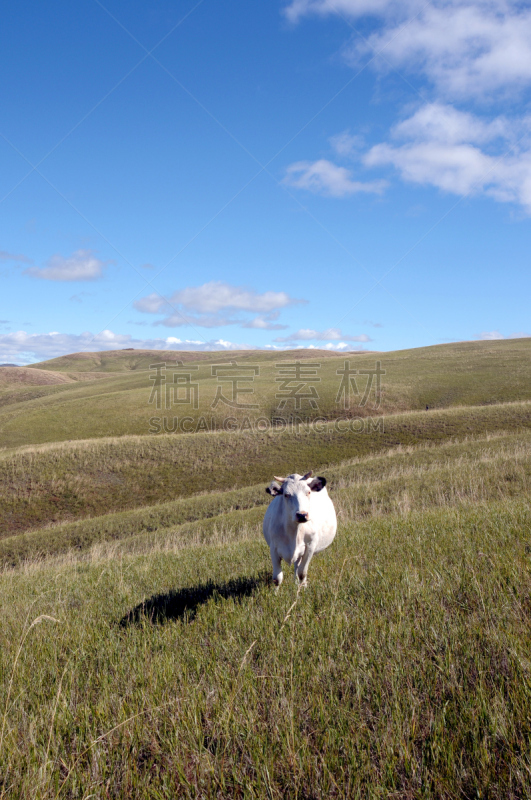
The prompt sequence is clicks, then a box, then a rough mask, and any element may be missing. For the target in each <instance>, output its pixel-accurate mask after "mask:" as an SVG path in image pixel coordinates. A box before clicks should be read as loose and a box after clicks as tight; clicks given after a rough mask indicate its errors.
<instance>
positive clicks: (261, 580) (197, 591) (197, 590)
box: [120, 572, 268, 628]
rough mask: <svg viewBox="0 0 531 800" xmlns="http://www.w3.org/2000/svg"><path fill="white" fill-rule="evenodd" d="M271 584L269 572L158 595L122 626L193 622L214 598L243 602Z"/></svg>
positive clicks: (136, 610)
mask: <svg viewBox="0 0 531 800" xmlns="http://www.w3.org/2000/svg"><path fill="white" fill-rule="evenodd" d="M267 582H268V573H265V572H264V573H261V574H260V575H258V576H256V577H253V578H234V579H232V580H230V581H226V582H225V583H214V582H213V581H208V582H207V583H202V584H200V585H199V586H189V587H186V588H184V589H179V590H177V591H171V592H168V593H167V594H156V595H154V596H153V597H150V598H149V600H144V602H142V603H139V604H138V605H137V606H135V607H134V608H133V609H131V611H129V612H128V613H127V614H126V615H125V616H124V617H122V619H121V620H120V627H122V628H127V627H129V626H131V625H142V624H144V623H146V622H149V623H151V624H152V625H164V623H165V622H168V621H169V620H175V619H181V620H186V621H187V622H192V621H193V620H194V618H195V615H196V613H197V609H198V608H199V607H200V606H202V605H204V604H205V603H207V602H208V601H209V600H210V599H211V598H216V599H221V600H226V599H228V598H229V597H232V598H234V599H236V600H239V599H241V598H243V597H250V596H251V595H253V594H254V593H255V592H256V591H257V590H258V589H259V588H260V587H261V586H263V585H264V584H266V583H267Z"/></svg>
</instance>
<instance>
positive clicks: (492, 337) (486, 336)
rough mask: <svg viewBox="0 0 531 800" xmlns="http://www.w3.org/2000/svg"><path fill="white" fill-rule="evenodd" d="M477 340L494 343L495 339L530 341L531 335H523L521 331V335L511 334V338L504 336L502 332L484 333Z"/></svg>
mask: <svg viewBox="0 0 531 800" xmlns="http://www.w3.org/2000/svg"><path fill="white" fill-rule="evenodd" d="M477 338H478V339H481V340H483V341H491V340H492V341H494V340H495V339H529V338H531V333H523V332H522V331H520V332H519V333H511V334H509V336H504V335H503V333H500V331H483V333H480V334H479V336H478V337H477Z"/></svg>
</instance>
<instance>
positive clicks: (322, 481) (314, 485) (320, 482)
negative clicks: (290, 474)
mask: <svg viewBox="0 0 531 800" xmlns="http://www.w3.org/2000/svg"><path fill="white" fill-rule="evenodd" d="M308 486H309V487H310V489H311V490H312V492H320V491H321V489H324V487H325V486H326V478H323V477H321V476H319V477H318V478H314V479H313V481H310V483H309V484H308Z"/></svg>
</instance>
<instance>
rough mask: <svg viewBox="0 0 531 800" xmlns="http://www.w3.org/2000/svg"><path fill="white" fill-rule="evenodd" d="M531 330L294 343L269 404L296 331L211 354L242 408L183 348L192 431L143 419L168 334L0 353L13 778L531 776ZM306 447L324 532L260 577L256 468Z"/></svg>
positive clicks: (303, 794) (192, 788)
mask: <svg viewBox="0 0 531 800" xmlns="http://www.w3.org/2000/svg"><path fill="white" fill-rule="evenodd" d="M530 348H531V340H512V341H501V342H476V343H462V344H453V345H441V346H438V347H432V348H423V349H420V350H412V351H402V352H395V353H385V354H378V355H375V354H365V355H350V354H349V355H347V356H345V355H343V356H341V357H338V356H337V355H331V354H329V353H326V356H324V355H321V354H319V355H315V351H314V352H312V353H311V354H308V353H306V354H305V355H307V356H308V357H309V358H310V363H312V359H315V361H316V363H320V364H321V366H320V368H319V372H318V375H319V377H321V381H320V382H318V383H316V387H317V392H318V408H317V409H312V408H304V409H302V412H303V413H302V416H303V417H305V418H306V417H307V418H309V419H308V421H306V422H305V423H304V424H301V425H290V424H287V423H286V422H285V424H284V426H283V427H282V426H280V425H279V424H278V423H277V424H276V425H275V424H272V420H273V419H274V418H276V419H277V420H278V419H279V418H280V417H281V416H284V419H285V420H289V419H290V417H293V415H294V411H296V409H293V408H291V409H290V408H288V409H285V410H284V412H283V413H282V414H280V413H279V411H278V408H277V405H278V398H276V397H275V394H276V393H278V391H279V387H280V382H279V381H275V379H276V378H278V377H279V369H280V368H279V367H277V365H278V364H281V363H284V364H286V363H289V361H290V359H293V358H294V357H295V358H302V356H301V354H300V353H298V352H297V353H296V354H293V353H290V354H285V353H282V354H279V353H275V354H267V353H260V354H256V353H255V352H253V353H249V354H239V353H238V354H223V359H224V358H225V356H230V357H231V358H232V357H237V359H238V363H243V364H247V365H251V366H253V365H256V366H258V367H259V374H258V375H256V377H255V381H254V382H253V384H252V387H253V389H254V393H253V399H254V398H256V399H257V400H258V406H259V407H258V408H257V409H254V410H253V411H252V412H249V411H247V410H241V409H231V408H229V409H219V408H216V409H211V405H212V402H213V401H214V399H215V397H216V391H217V388H218V386H219V383H218V380H217V376H216V375H213V374H212V365H213V364H216V363H220V360H218V359H219V358H220V357H219V354H204V359H203V360H200V359H199V358H196V356H197V354H193V356H194V361H195V362H197V365H198V367H199V369H198V370H197V371H194V373H193V374H194V378H193V379H194V381H196V382H197V383H198V385H199V399H200V402H199V404H198V406H199V407H198V408H197V409H193V408H192V409H186V414H188V415H189V417H190V418H191V420H192V423H191V425H192V429H193V430H195V427H194V425H196V423H197V421H198V420H200V418H201V417H202V416H205V417H207V416H208V418H209V419H214V421H215V422H218V423H219V422H221V424H222V423H223V419H224V418H225V417H226V416H227V415H228V414H231V415H233V416H234V417H235V418H236V421H237V423H238V424H237V425H236V427H237V428H239V429H237V430H217V431H215V432H210V433H201V434H200V433H196V432H192V433H183V432H179V433H178V434H176V433H164V432H161V433H159V434H154V433H151V434H149V433H148V429H149V426H148V427H146V426H147V423H149V418H150V417H152V416H153V415H157V414H158V415H159V416H161V417H163V416H164V415H166V414H168V415H169V416H172V417H173V416H174V415H182V413H183V409H182V408H181V407H178V408H177V411H175V409H173V408H172V409H169V410H166V409H164V408H162V409H160V410H156V409H155V408H153V406H150V405H149V404H148V402H147V400H148V399H149V393H150V390H151V383H150V380H149V364H150V363H154V362H153V361H151V359H152V358H153V356H154V355H155V356H156V358H157V360H158V358H159V357H160V356H161V354H160V353H157V354H153V353H149V352H148V353H144V352H138V351H133V353H131V351H121V352H116V353H107V354H75V355H74V356H69V357H64V359H54V360H53V361H51V362H47V363H46V362H45V363H44V364H40V365H34V367H33V368H28V369H24V373H21V372H18V373H16V374H15V375H14V376H8V377H9V380H8V379H4V381H3V383H2V371H1V370H0V436H1V442H2V444H3V449H2V450H0V604H1V606H2V609H3V612H2V614H3V616H2V626H0V800H8V799H9V800H19V798H20V800H30V798H31V800H34V798H36V799H37V800H52V798H53V800H59V799H60V798H88V797H114V798H123V797H130V798H139V799H140V798H141V799H142V800H144V798H148V799H150V798H153V800H160V798H166V797H168V798H169V797H172V798H173V797H179V798H180V797H183V798H201V800H203V798H231V799H232V798H257V800H258V798H259V799H260V800H261V798H265V797H267V798H274V799H275V800H277V799H278V800H280V799H281V798H282V799H283V798H290V799H291V798H293V799H294V800H295V798H298V799H300V798H308V800H309V799H310V798H315V799H316V800H317V798H319V799H320V798H323V797H337V798H343V797H360V798H365V797H367V798H388V797H397V798H403V799H404V800H405V799H406V798H428V797H430V798H431V797H434V798H445V799H446V798H454V797H455V798H457V797H492V798H523V797H529V796H531V770H530V765H529V741H530V740H531V679H530V675H531V672H530V671H531V661H530V660H529V652H530V651H531V625H530V622H531V560H530V559H531V555H530V554H531V538H530V530H531V502H530V490H531V459H530V455H531V374H530V373H531V366H530V364H531V360H530V358H529V356H530V354H531V352H530ZM190 355H191V354H187V356H190ZM180 356H181V354H175V353H171V357H172V358H174V359H175V358H176V357H179V358H180ZM345 358H347V359H350V360H351V362H352V361H354V360H355V363H356V367H357V368H359V369H372V368H373V367H374V363H375V359H376V358H378V359H379V360H380V361H381V365H382V368H383V369H385V377H384V379H383V383H382V389H383V391H382V397H381V402H380V404H379V405H378V407H376V406H377V404H376V403H374V398H373V397H372V396H371V398H370V400H371V402H369V403H367V404H366V405H361V401H360V396H361V395H362V394H363V391H364V384H363V380H364V379H365V380H366V378H364V377H363V376H362V375H356V378H355V379H356V382H357V384H358V385H357V389H358V390H359V391H358V395H360V396H357V397H356V396H354V397H352V398H351V400H352V402H351V404H350V407H349V408H347V409H345V408H343V407H342V406H343V404H342V403H339V404H338V403H336V402H335V401H336V396H337V392H338V380H339V378H338V375H337V374H336V371H337V370H338V369H341V368H342V366H343V364H344V361H345ZM97 359H100V360H99V361H98V360H97ZM283 359H285V360H284V361H283V362H282V360H283ZM183 360H184V359H183ZM189 363H191V362H189ZM306 363H308V362H306ZM80 365H82V366H80ZM26 372H29V373H32V372H33V375H29V376H26V375H25V373H26ZM3 374H4V375H6V376H7V375H8V373H3ZM43 375H44V376H43ZM45 376H48V378H46V377H45ZM57 376H59V378H58V377H57ZM172 376H173V367H171V366H168V368H167V371H166V377H167V378H168V379H169V382H171V378H172ZM61 378H64V380H62V381H61V382H60V381H59V379H61ZM41 381H50V382H49V383H41ZM224 390H225V388H224ZM426 404H428V405H429V406H430V410H429V411H428V412H426V411H425V410H424V409H425V406H426ZM260 416H262V418H263V419H265V420H266V421H267V422H268V423H269V424H268V426H266V428H265V429H264V430H257V429H256V427H255V428H253V426H252V425H251V426H250V428H247V429H244V430H242V429H241V427H242V426H241V423H242V422H243V421H244V420H245V418H246V417H249V419H250V420H251V421H253V420H255V419H256V418H257V417H260ZM317 417H319V418H321V419H317V420H316V418H317ZM312 419H313V421H312ZM68 439H71V440H72V441H68ZM310 468H313V469H314V470H315V471H317V472H318V473H319V474H324V475H326V477H327V479H328V481H329V490H330V495H331V497H332V498H333V500H334V504H335V506H336V509H337V512H338V520H339V527H338V534H337V537H336V539H335V541H334V543H333V544H332V545H331V547H330V548H328V549H327V550H326V551H325V552H324V553H322V554H320V555H319V556H317V557H316V558H315V559H314V560H313V561H312V564H311V567H310V572H309V587H308V589H307V590H301V589H300V588H298V587H296V586H295V583H294V581H293V580H286V581H285V582H284V584H283V586H282V587H281V590H280V592H279V593H278V594H275V593H274V591H273V589H272V586H271V583H270V577H269V576H270V569H271V567H270V558H269V552H268V548H267V546H266V545H265V542H264V541H263V538H262V536H261V520H262V518H263V514H264V510H265V506H266V504H267V503H268V502H269V497H268V496H267V495H266V494H265V492H264V487H265V485H266V484H267V483H268V482H269V480H270V479H271V477H272V475H273V474H279V473H284V472H291V471H301V470H306V469H310Z"/></svg>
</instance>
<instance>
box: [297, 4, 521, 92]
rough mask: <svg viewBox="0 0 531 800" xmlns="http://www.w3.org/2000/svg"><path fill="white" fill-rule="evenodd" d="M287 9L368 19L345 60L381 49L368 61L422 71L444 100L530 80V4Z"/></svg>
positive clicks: (504, 89)
mask: <svg viewBox="0 0 531 800" xmlns="http://www.w3.org/2000/svg"><path fill="white" fill-rule="evenodd" d="M285 14H286V16H287V18H288V19H289V20H291V21H292V22H298V21H299V20H300V19H301V18H302V17H304V16H307V15H310V14H318V15H321V16H326V15H331V14H340V15H341V16H346V17H349V18H351V19H352V20H357V19H359V18H361V17H372V22H373V26H375V29H374V30H373V32H372V34H370V35H369V36H368V38H367V39H365V40H363V41H361V42H360V40H359V39H357V40H356V43H355V45H354V46H352V47H351V48H350V50H349V51H348V56H347V57H348V58H349V60H350V61H353V60H354V61H356V62H357V61H358V60H359V58H362V57H364V56H366V55H369V56H370V57H373V56H374V55H375V54H378V53H382V58H378V56H377V57H376V58H375V59H374V61H373V66H376V67H379V68H380V69H383V70H389V69H390V68H392V67H399V68H400V69H401V70H406V71H409V72H413V73H415V74H419V73H423V74H424V75H425V76H426V78H427V79H428V80H429V81H430V82H431V83H432V84H433V85H434V86H435V87H436V89H437V91H438V92H439V94H440V95H444V96H446V97H447V98H449V97H451V98H454V99H455V98H458V97H468V98H472V99H474V100H476V99H477V98H478V95H481V96H483V97H485V98H486V99H491V98H492V96H493V94H496V93H502V94H505V93H507V92H514V91H518V90H520V89H522V88H523V87H526V86H527V85H528V84H529V82H530V81H531V9H530V8H529V5H528V4H525V3H520V2H515V0H437V2H430V3H426V2H425V0H400V2H398V0H292V2H291V3H289V4H288V6H287V7H286V8H285Z"/></svg>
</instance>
